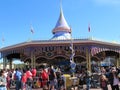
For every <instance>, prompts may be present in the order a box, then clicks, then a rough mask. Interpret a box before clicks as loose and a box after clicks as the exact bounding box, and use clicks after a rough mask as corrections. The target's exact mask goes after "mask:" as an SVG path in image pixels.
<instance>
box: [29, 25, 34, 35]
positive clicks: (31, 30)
mask: <svg viewBox="0 0 120 90" xmlns="http://www.w3.org/2000/svg"><path fill="white" fill-rule="evenodd" d="M30 32H31V33H32V34H34V29H33V27H32V26H31V29H30Z"/></svg>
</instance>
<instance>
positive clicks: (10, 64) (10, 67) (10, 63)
mask: <svg viewBox="0 0 120 90" xmlns="http://www.w3.org/2000/svg"><path fill="white" fill-rule="evenodd" d="M9 69H10V70H11V69H12V58H10V60H9Z"/></svg>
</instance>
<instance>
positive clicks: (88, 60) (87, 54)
mask: <svg viewBox="0 0 120 90" xmlns="http://www.w3.org/2000/svg"><path fill="white" fill-rule="evenodd" d="M86 62H87V69H88V70H89V71H91V53H90V50H89V48H88V47H86Z"/></svg>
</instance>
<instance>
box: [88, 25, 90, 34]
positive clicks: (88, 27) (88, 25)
mask: <svg viewBox="0 0 120 90" xmlns="http://www.w3.org/2000/svg"><path fill="white" fill-rule="evenodd" d="M88 32H90V24H89V25H88Z"/></svg>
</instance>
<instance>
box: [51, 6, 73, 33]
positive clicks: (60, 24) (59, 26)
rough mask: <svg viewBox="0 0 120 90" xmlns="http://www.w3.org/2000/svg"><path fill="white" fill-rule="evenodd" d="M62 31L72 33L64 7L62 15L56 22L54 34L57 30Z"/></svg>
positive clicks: (61, 11)
mask: <svg viewBox="0 0 120 90" xmlns="http://www.w3.org/2000/svg"><path fill="white" fill-rule="evenodd" d="M60 31H64V32H69V33H71V29H70V27H69V26H68V24H67V22H66V20H65V17H64V14H63V10H62V7H60V16H59V19H58V21H57V23H56V26H55V28H54V29H53V34H55V33H56V32H60Z"/></svg>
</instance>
